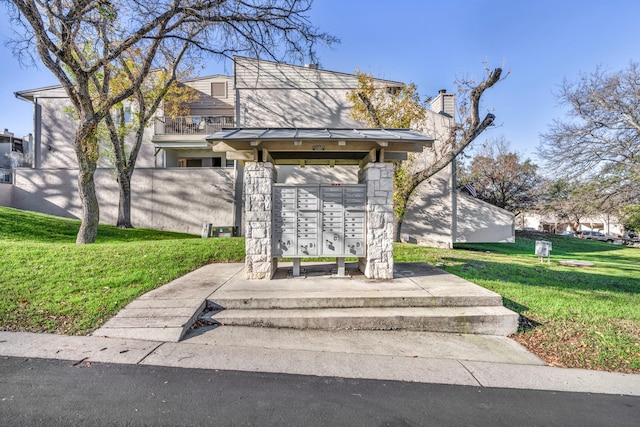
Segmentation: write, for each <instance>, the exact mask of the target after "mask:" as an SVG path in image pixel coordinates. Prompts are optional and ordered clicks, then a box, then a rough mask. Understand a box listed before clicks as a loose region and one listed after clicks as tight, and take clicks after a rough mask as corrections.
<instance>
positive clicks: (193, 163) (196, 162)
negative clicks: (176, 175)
mask: <svg viewBox="0 0 640 427" xmlns="http://www.w3.org/2000/svg"><path fill="white" fill-rule="evenodd" d="M178 167H179V168H201V167H202V159H178Z"/></svg>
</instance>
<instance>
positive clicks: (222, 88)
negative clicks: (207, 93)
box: [211, 82, 227, 98]
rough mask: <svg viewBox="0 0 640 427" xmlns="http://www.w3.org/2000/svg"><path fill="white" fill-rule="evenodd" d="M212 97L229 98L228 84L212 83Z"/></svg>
mask: <svg viewBox="0 0 640 427" xmlns="http://www.w3.org/2000/svg"><path fill="white" fill-rule="evenodd" d="M211 96H213V97H214V98H226V97H227V82H212V83H211Z"/></svg>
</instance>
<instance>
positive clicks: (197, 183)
mask: <svg viewBox="0 0 640 427" xmlns="http://www.w3.org/2000/svg"><path fill="white" fill-rule="evenodd" d="M182 83H183V84H185V85H189V86H191V87H193V88H195V89H196V91H197V92H198V94H199V98H198V99H197V100H196V101H194V102H192V103H190V104H189V110H190V114H189V115H187V116H182V117H173V118H172V117H168V116H165V115H164V114H163V113H162V112H159V114H158V116H157V117H156V119H155V122H154V124H153V125H152V126H150V127H149V128H148V129H147V132H146V133H145V139H144V142H143V146H142V148H141V150H140V154H139V157H138V162H137V167H136V171H135V173H134V175H133V181H132V200H133V203H132V222H133V224H134V225H135V226H137V227H148V228H154V229H161V230H172V231H181V232H187V233H192V234H200V232H201V230H202V225H203V223H210V224H213V225H214V226H235V227H237V228H238V232H239V233H240V234H242V233H243V230H242V224H243V221H242V215H243V212H242V206H243V204H242V197H243V194H242V185H243V183H242V179H243V178H242V177H243V173H242V171H243V168H244V162H243V161H241V160H237V159H235V160H232V159H231V158H230V157H232V156H229V155H228V153H229V152H228V150H226V149H225V148H224V146H223V144H218V145H216V146H215V147H213V148H212V145H210V144H209V143H208V142H207V141H206V140H205V138H206V137H207V136H208V135H210V134H212V133H214V132H216V131H218V130H220V129H222V128H232V127H241V128H252V127H257V128H320V129H327V128H330V129H340V128H347V129H358V128H363V127H364V124H363V123H361V122H358V121H356V120H354V119H352V118H351V117H350V116H349V111H350V109H351V105H350V104H349V103H348V102H347V100H346V94H347V93H348V92H349V91H351V90H353V89H355V88H356V86H357V78H356V76H355V75H354V74H347V73H339V72H334V71H327V70H322V69H319V68H318V67H317V66H314V65H311V66H305V67H302V66H294V65H287V64H279V63H274V62H269V61H259V60H255V59H250V58H243V57H237V58H235V61H234V74H233V76H223V75H214V76H208V77H200V78H196V79H192V80H187V81H184V82H182ZM376 83H377V84H378V85H380V86H381V87H386V88H388V89H389V90H393V89H394V88H399V87H400V86H401V85H402V83H401V82H395V81H390V80H381V79H379V80H376ZM16 96H18V97H19V98H22V99H25V100H27V101H29V102H31V103H33V105H34V117H35V121H34V122H35V129H34V133H33V135H34V149H33V154H34V159H33V167H32V168H20V169H18V170H17V171H16V178H15V182H14V185H13V188H12V194H11V198H10V199H11V202H10V205H11V206H13V207H16V208H19V209H26V210H33V211H39V212H45V213H50V214H54V215H60V216H67V217H78V216H79V215H80V212H81V207H80V204H79V200H78V196H77V183H76V179H77V167H76V160H75V152H74V149H73V144H72V141H73V133H74V129H75V126H74V123H73V118H72V117H71V116H70V115H69V114H68V112H67V111H68V108H67V106H68V105H69V102H68V99H67V97H66V94H65V92H64V91H63V90H62V88H61V87H60V86H54V87H47V88H40V89H32V90H25V91H20V92H17V93H16ZM454 117H455V97H454V95H453V94H448V93H446V92H444V91H442V92H441V93H440V94H438V96H437V97H436V98H435V99H434V100H433V102H432V103H431V111H430V112H429V117H428V119H427V120H425V122H424V123H420V124H416V130H418V131H420V132H423V133H425V134H428V135H432V136H434V138H435V142H434V145H435V146H436V147H440V148H441V144H440V145H438V143H439V142H440V141H441V140H442V138H440V137H439V136H440V135H445V134H446V131H447V129H448V126H450V125H451V124H452V123H453V120H454ZM106 147H107V145H106V144H105V145H104V151H105V155H104V156H102V160H101V163H100V167H99V168H98V170H97V171H96V174H95V181H96V185H97V188H98V198H99V204H100V220H101V222H104V223H115V222H116V217H117V208H118V188H117V184H116V181H115V178H114V176H113V173H112V169H111V168H110V167H109V161H108V159H109V156H108V148H106ZM214 150H215V151H214ZM421 156H422V160H423V161H429V159H430V156H433V152H431V151H429V150H425V152H424V153H422V154H421ZM386 160H392V159H386ZM278 182H281V183H303V182H304V183H357V182H358V181H357V167H355V168H354V167H346V166H345V167H339V166H336V167H331V166H326V165H325V166H314V165H311V164H299V165H297V166H278ZM401 234H402V235H403V236H405V238H406V240H407V241H413V242H417V243H421V244H427V245H437V246H446V247H449V246H451V245H452V244H454V243H456V242H479V241H482V242H485V241H486V242H497V241H503V242H510V241H513V239H514V220H513V215H511V214H510V213H508V212H505V211H502V210H501V209H498V208H495V207H493V206H490V205H486V204H484V203H483V202H480V201H479V200H477V199H473V198H471V197H469V196H465V195H462V194H460V193H459V192H458V191H456V186H455V176H454V173H453V167H451V166H450V167H448V168H445V170H443V171H441V172H440V173H438V174H437V175H436V176H434V177H433V178H432V179H430V180H429V182H425V183H423V184H422V185H421V186H420V187H419V191H418V194H417V195H416V196H415V197H414V199H413V202H412V204H411V206H410V209H409V212H408V214H407V217H406V219H405V221H404V223H403V225H402V230H401Z"/></svg>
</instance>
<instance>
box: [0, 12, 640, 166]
mask: <svg viewBox="0 0 640 427" xmlns="http://www.w3.org/2000/svg"><path fill="white" fill-rule="evenodd" d="M0 10H2V13H0V55H1V56H0V57H1V58H2V66H0V128H1V129H4V128H8V129H9V130H10V131H12V132H14V133H15V134H17V135H23V134H26V133H28V132H31V115H32V109H31V106H30V104H28V103H26V102H24V101H21V100H18V99H16V98H15V97H14V95H13V93H14V92H16V91H18V90H24V89H31V88H36V87H42V86H49V85H54V84H57V82H56V80H55V78H54V77H53V76H52V75H51V73H50V72H49V71H48V70H47V69H46V68H44V67H43V66H40V68H38V69H36V68H21V67H20V65H19V64H18V61H17V60H16V59H15V58H14V57H13V56H12V55H11V51H10V50H9V49H8V48H7V47H6V46H5V43H6V41H7V39H8V38H9V37H10V36H11V30H10V28H8V25H9V24H8V22H7V20H6V16H5V10H4V9H3V7H1V6H0ZM310 17H311V20H312V22H313V23H314V24H315V25H317V26H319V27H320V28H321V29H322V30H324V31H326V32H328V33H331V34H333V35H335V36H336V37H338V38H340V39H341V43H340V44H337V45H335V46H334V47H332V48H321V49H319V54H320V66H321V68H323V69H327V70H333V71H340V72H347V73H350V72H353V71H354V69H355V68H360V69H361V70H363V71H366V72H368V73H373V74H375V75H376V76H377V77H381V78H387V79H391V80H398V81H405V82H414V83H416V84H417V86H418V90H419V92H420V93H421V94H422V95H423V96H434V95H435V94H437V92H438V90H439V89H447V90H448V91H450V92H451V91H455V85H454V81H455V79H456V78H457V77H460V76H463V75H467V76H470V77H473V78H475V79H477V80H479V79H481V78H482V77H483V76H484V67H485V64H486V66H488V67H490V68H495V67H498V66H500V67H502V68H503V69H504V70H505V71H508V72H509V76H508V77H507V78H506V79H505V80H504V81H502V82H500V83H499V84H498V85H497V86H496V87H494V88H493V89H491V90H490V91H489V92H487V93H486V94H485V97H484V99H483V113H486V112H488V111H491V112H493V113H494V114H495V115H496V121H495V123H496V125H497V126H495V127H493V128H491V129H490V130H489V131H488V132H485V133H484V134H483V135H482V136H481V137H480V138H479V139H478V140H477V141H476V142H475V143H474V145H476V146H478V145H480V144H482V142H483V141H484V140H486V139H488V138H495V137H499V136H504V137H505V139H506V140H507V141H509V142H510V143H511V148H512V149H514V150H516V151H518V152H520V153H522V154H523V155H525V156H526V157H531V158H533V159H534V160H535V148H536V147H537V146H538V145H539V143H540V137H539V135H540V133H543V132H545V131H546V130H547V127H548V125H549V124H550V123H551V121H552V120H553V119H554V118H558V117H560V118H561V117H563V108H562V107H561V106H559V105H558V103H557V100H556V98H555V97H554V93H555V92H557V89H558V85H559V84H561V83H562V80H563V79H564V78H567V79H569V80H575V78H576V76H577V75H578V73H579V72H591V71H593V70H594V69H595V68H596V67H597V66H598V65H601V66H603V67H605V68H606V69H609V70H611V71H617V70H620V69H622V68H625V67H627V66H628V65H629V63H630V62H631V61H640V52H638V49H639V48H640V31H638V17H640V2H638V1H635V0H610V1H607V2H603V1H594V0H555V1H548V0H536V1H526V0H522V1H513V0H493V1H480V0H447V1H432V0H396V1H394V2H389V1H388V0H348V1H347V0H315V2H314V6H313V9H312V11H311V14H310ZM230 69H231V67H230V66H229V65H228V64H227V66H226V67H225V66H224V64H219V63H212V64H211V65H210V66H209V67H207V68H206V69H205V70H204V71H203V73H202V74H203V75H204V74H214V73H228V72H229V70H230Z"/></svg>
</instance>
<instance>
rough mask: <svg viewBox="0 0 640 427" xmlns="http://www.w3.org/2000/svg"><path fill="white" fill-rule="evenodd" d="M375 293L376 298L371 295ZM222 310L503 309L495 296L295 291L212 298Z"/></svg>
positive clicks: (486, 294)
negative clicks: (278, 293) (329, 293)
mask: <svg viewBox="0 0 640 427" xmlns="http://www.w3.org/2000/svg"><path fill="white" fill-rule="evenodd" d="M373 294H375V295H373ZM211 302H213V303H214V304H216V305H219V306H220V307H222V308H225V309H227V310H229V309H239V310H265V309H308V308H382V307H476V306H482V307H489V306H502V297H501V296H500V295H498V294H494V293H489V292H486V293H483V294H476V295H473V294H468V293H467V294H465V293H461V295H454V294H451V295H441V296H435V295H428V293H427V292H424V291H421V292H412V291H406V292H403V291H389V292H384V291H379V292H375V293H366V294H365V293H363V292H352V293H350V292H344V291H343V292H339V293H334V294H333V295H328V294H327V293H319V292H295V293H292V295H282V294H280V295H274V294H273V292H264V293H260V292H259V291H258V292H256V291H254V292H252V294H251V296H250V297H247V296H246V295H245V296H242V297H222V296H220V297H217V296H216V297H214V298H213V301H211Z"/></svg>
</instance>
